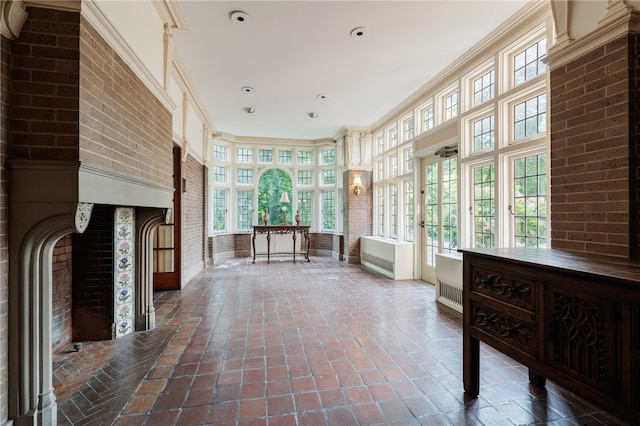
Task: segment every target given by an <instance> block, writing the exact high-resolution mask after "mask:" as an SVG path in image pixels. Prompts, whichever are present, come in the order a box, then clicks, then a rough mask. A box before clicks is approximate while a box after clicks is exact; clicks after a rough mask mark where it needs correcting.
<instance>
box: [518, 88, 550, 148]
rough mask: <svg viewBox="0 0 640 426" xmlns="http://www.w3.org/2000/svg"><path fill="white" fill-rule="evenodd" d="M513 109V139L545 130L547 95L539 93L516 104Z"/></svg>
mask: <svg viewBox="0 0 640 426" xmlns="http://www.w3.org/2000/svg"><path fill="white" fill-rule="evenodd" d="M513 110H514V123H513V125H514V134H513V138H514V139H522V138H526V137H529V136H533V135H537V134H539V133H544V132H546V131H547V95H546V94H544V93H543V94H541V95H538V96H536V97H534V98H531V99H528V100H526V101H524V102H521V103H519V104H516V105H515V106H514V108H513Z"/></svg>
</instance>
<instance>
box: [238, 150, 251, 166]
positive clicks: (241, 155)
mask: <svg viewBox="0 0 640 426" xmlns="http://www.w3.org/2000/svg"><path fill="white" fill-rule="evenodd" d="M252 161H253V150H252V149H249V148H238V162H239V163H251V162H252Z"/></svg>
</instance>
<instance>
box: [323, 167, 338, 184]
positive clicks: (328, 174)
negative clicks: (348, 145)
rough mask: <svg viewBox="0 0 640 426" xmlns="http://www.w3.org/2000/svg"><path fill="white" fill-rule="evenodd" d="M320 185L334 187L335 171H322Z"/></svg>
mask: <svg viewBox="0 0 640 426" xmlns="http://www.w3.org/2000/svg"><path fill="white" fill-rule="evenodd" d="M322 184H323V185H335V184H336V171H335V170H323V171H322Z"/></svg>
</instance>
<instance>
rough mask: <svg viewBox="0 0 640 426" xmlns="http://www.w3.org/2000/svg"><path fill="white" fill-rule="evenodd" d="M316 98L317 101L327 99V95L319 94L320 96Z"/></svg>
mask: <svg viewBox="0 0 640 426" xmlns="http://www.w3.org/2000/svg"><path fill="white" fill-rule="evenodd" d="M317 98H318V99H327V95H325V94H323V93H320V94H319V95H318V96H317Z"/></svg>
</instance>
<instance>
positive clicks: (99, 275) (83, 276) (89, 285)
mask: <svg viewBox="0 0 640 426" xmlns="http://www.w3.org/2000/svg"><path fill="white" fill-rule="evenodd" d="M113 213H114V209H113V207H109V206H95V207H94V208H93V212H92V213H91V221H90V222H89V227H88V228H87V230H86V231H85V232H84V233H82V234H73V266H74V267H73V340H74V341H76V342H78V341H79V342H81V341H85V340H106V339H111V337H112V335H111V324H112V323H113V226H114V219H113Z"/></svg>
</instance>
